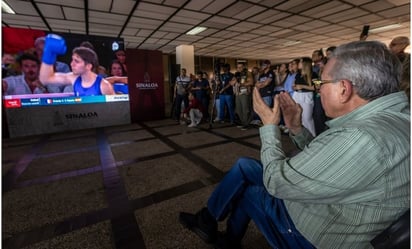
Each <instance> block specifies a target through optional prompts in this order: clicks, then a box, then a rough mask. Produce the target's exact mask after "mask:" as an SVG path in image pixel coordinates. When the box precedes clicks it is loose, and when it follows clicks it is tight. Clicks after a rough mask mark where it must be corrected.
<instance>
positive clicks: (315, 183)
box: [260, 92, 410, 249]
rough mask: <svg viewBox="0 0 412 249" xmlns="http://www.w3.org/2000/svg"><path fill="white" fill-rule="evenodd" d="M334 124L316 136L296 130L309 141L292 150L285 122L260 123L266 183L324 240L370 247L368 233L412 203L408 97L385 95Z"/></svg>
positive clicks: (323, 244) (323, 243)
mask: <svg viewBox="0 0 412 249" xmlns="http://www.w3.org/2000/svg"><path fill="white" fill-rule="evenodd" d="M327 125H328V126H329V129H328V130H326V131H324V132H323V133H321V134H320V135H319V136H317V137H316V138H313V137H312V136H311V135H310V134H309V132H308V131H307V130H306V129H303V131H302V132H301V133H300V134H298V135H296V136H291V137H292V139H293V141H294V143H295V144H296V145H297V146H298V147H299V148H301V149H302V151H301V152H300V153H299V154H297V155H296V156H294V157H292V158H288V157H286V155H285V153H284V152H283V150H282V144H281V133H280V130H279V128H278V127H277V126H275V125H265V126H263V127H261V128H260V138H261V141H262V148H261V159H262V164H263V181H264V184H265V187H266V189H267V190H268V192H269V193H271V194H272V195H273V196H276V197H278V198H280V199H283V200H284V201H285V205H286V207H287V209H288V212H289V214H290V216H291V218H292V220H293V221H294V224H295V226H296V227H297V229H298V230H299V231H300V232H301V233H302V234H303V235H304V236H305V238H307V239H308V240H309V241H310V242H312V244H313V245H315V246H316V247H317V248H327V249H330V248H371V247H372V246H371V245H370V244H369V241H370V240H371V239H372V238H373V237H375V236H376V235H377V234H378V233H379V232H381V231H382V230H383V229H384V228H386V227H388V226H389V225H390V224H391V223H392V222H393V221H394V220H395V219H397V218H398V217H399V216H400V215H401V214H402V213H404V212H405V211H406V210H407V209H408V208H409V203H410V186H409V185H410V111H409V104H408V100H407V97H406V95H405V94H404V93H403V92H398V93H393V94H390V95H386V96H384V97H381V98H378V99H376V100H373V101H371V102H369V103H368V104H366V105H364V106H362V107H360V108H358V109H356V110H354V111H352V112H350V113H348V114H346V115H344V116H341V117H338V118H335V119H333V120H330V121H328V122H327Z"/></svg>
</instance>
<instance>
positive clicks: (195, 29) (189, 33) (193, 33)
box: [186, 27, 207, 35]
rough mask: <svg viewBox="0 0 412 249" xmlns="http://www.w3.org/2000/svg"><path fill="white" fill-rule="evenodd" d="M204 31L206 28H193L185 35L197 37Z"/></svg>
mask: <svg viewBox="0 0 412 249" xmlns="http://www.w3.org/2000/svg"><path fill="white" fill-rule="evenodd" d="M206 29H207V28H206V27H195V28H193V29H191V30H190V31H188V32H187V33H186V35H197V34H199V33H200V32H203V31H205V30H206Z"/></svg>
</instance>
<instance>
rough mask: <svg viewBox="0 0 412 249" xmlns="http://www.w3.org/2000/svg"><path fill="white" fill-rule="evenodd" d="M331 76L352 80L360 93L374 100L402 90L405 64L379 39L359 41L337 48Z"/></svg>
mask: <svg viewBox="0 0 412 249" xmlns="http://www.w3.org/2000/svg"><path fill="white" fill-rule="evenodd" d="M331 57H332V58H335V59H336V62H335V64H334V65H333V68H331V71H330V73H329V74H330V76H332V77H333V79H334V80H343V79H346V80H349V81H351V82H352V84H353V85H354V89H355V91H356V93H357V94H358V95H359V97H361V98H363V99H366V100H373V99H376V98H379V97H381V96H384V95H387V94H390V93H394V92H398V91H399V84H400V81H401V74H402V65H401V63H400V61H399V59H398V58H397V57H396V56H395V55H394V54H393V53H392V52H391V51H390V50H389V49H388V48H387V47H386V45H385V44H383V43H381V42H378V41H355V42H350V43H347V44H344V45H341V46H339V47H337V48H336V50H335V51H334V52H333V54H332V56H331Z"/></svg>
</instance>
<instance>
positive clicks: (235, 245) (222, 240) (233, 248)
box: [214, 233, 242, 249]
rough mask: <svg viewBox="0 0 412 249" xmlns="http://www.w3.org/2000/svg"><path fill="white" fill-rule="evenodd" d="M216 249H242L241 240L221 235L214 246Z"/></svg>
mask: <svg viewBox="0 0 412 249" xmlns="http://www.w3.org/2000/svg"><path fill="white" fill-rule="evenodd" d="M214 247H215V249H242V246H241V244H240V241H239V240H235V239H233V238H231V237H230V236H228V235H227V234H226V233H219V234H218V235H217V239H216V242H215V244H214Z"/></svg>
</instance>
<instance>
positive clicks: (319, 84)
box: [312, 79, 356, 89]
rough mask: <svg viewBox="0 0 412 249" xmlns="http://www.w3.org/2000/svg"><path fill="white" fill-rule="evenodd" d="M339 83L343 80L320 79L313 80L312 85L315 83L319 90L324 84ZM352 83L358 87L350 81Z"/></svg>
mask: <svg viewBox="0 0 412 249" xmlns="http://www.w3.org/2000/svg"><path fill="white" fill-rule="evenodd" d="M338 81H341V80H319V79H313V80H312V83H313V85H314V86H315V87H316V88H317V89H319V88H320V87H321V86H322V85H323V84H329V83H335V82H338ZM350 83H351V85H352V86H355V85H356V84H355V83H353V82H352V81H350Z"/></svg>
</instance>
